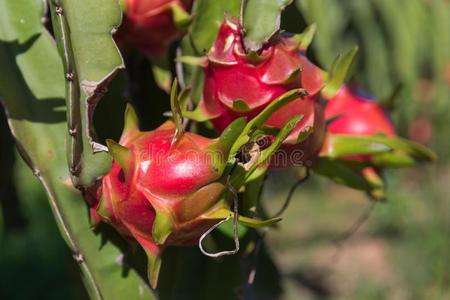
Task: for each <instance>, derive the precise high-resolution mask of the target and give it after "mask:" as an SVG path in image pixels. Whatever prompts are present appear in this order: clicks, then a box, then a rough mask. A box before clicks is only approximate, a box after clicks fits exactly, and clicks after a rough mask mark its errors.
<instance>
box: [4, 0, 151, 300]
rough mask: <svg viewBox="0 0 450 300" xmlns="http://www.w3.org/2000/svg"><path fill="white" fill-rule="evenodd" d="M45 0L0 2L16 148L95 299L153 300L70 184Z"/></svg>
mask: <svg viewBox="0 0 450 300" xmlns="http://www.w3.org/2000/svg"><path fill="white" fill-rule="evenodd" d="M43 4H44V2H43V1H30V0H15V1H10V0H0V66H1V69H0V98H1V99H2V100H1V102H2V104H4V106H5V108H6V110H5V111H6V112H7V116H8V122H9V126H10V129H11V131H12V133H13V135H14V138H15V140H16V142H17V146H18V150H19V151H20V153H21V155H22V157H23V158H24V160H25V161H26V162H27V164H28V165H29V166H30V167H31V169H32V170H33V172H34V174H35V175H36V176H37V177H38V178H39V180H40V181H41V183H42V184H43V186H44V187H45V190H46V192H47V194H48V197H49V203H50V205H51V207H52V210H53V213H54V215H55V219H56V222H57V223H58V226H59V229H60V231H61V234H62V236H63V237H64V239H65V242H66V243H67V245H68V246H69V248H70V250H71V252H72V254H73V256H74V258H75V259H76V260H77V262H78V263H79V265H80V268H81V270H82V272H83V275H84V281H85V283H86V287H87V289H88V291H89V293H90V295H91V297H92V298H93V299H153V295H152V292H151V290H150V289H149V287H148V285H147V283H146V282H145V281H143V280H142V279H141V277H140V276H139V275H138V273H137V272H136V271H135V270H134V269H128V272H124V268H126V267H125V266H124V265H122V259H121V258H122V257H123V253H122V252H121V251H120V249H119V248H118V245H119V246H122V247H126V244H125V243H124V242H123V240H122V239H120V238H118V236H117V234H115V233H114V232H110V233H107V232H105V230H101V229H99V231H98V232H97V233H95V232H93V231H91V230H90V229H89V217H88V214H87V207H86V202H85V200H84V199H83V196H82V194H81V193H80V192H79V191H78V190H76V189H75V188H74V187H73V185H71V183H70V179H69V178H70V174H69V172H68V168H67V163H66V160H65V157H64V154H63V153H64V152H65V150H64V136H65V133H66V132H67V126H66V121H65V106H64V97H65V90H64V85H65V79H64V72H63V66H62V64H61V59H60V58H59V55H58V52H57V49H56V46H55V43H54V41H53V40H52V38H51V37H50V35H49V34H48V32H47V31H46V30H44V29H43V27H42V23H41V20H42V17H43V14H44V6H43Z"/></svg>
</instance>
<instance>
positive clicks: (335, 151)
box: [322, 134, 392, 158]
mask: <svg viewBox="0 0 450 300" xmlns="http://www.w3.org/2000/svg"><path fill="white" fill-rule="evenodd" d="M327 141H328V143H327V145H326V149H325V150H324V151H323V154H322V155H323V156H327V157H331V158H337V157H342V156H347V155H365V154H376V153H380V152H387V151H391V150H392V148H391V147H390V146H389V145H387V144H386V143H384V142H383V141H380V139H379V138H378V137H375V136H359V135H345V134H329V135H328V138H327Z"/></svg>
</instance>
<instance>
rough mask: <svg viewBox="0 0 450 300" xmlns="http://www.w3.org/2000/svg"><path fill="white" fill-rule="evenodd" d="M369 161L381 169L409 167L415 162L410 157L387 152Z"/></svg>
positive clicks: (399, 153) (374, 156)
mask: <svg viewBox="0 0 450 300" xmlns="http://www.w3.org/2000/svg"><path fill="white" fill-rule="evenodd" d="M370 161H371V162H372V163H373V164H374V165H376V166H381V167H409V166H413V165H414V164H415V163H416V161H415V160H414V158H412V157H411V156H409V155H407V154H405V153H401V152H387V153H379V154H377V155H373V156H372V157H371V159H370Z"/></svg>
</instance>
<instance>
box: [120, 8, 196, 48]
mask: <svg viewBox="0 0 450 300" xmlns="http://www.w3.org/2000/svg"><path fill="white" fill-rule="evenodd" d="M121 2H122V8H123V10H124V13H125V18H124V20H123V22H122V25H121V26H120V28H119V32H118V36H117V39H118V40H119V42H125V43H130V44H134V45H135V46H136V47H138V48H139V49H141V50H142V51H143V52H145V53H147V54H149V55H151V56H161V55H164V54H165V53H166V52H167V50H168V48H169V46H170V44H171V43H172V42H174V41H175V40H177V39H179V38H180V37H181V36H182V33H183V31H182V29H184V27H185V26H186V25H187V24H188V23H189V15H188V11H189V10H190V7H191V5H192V0H124V1H121Z"/></svg>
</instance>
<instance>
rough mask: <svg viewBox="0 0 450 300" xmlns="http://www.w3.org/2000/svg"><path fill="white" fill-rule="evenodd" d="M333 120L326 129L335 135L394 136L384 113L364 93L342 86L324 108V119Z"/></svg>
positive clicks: (389, 121) (392, 128) (393, 129)
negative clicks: (379, 134) (380, 134)
mask: <svg viewBox="0 0 450 300" xmlns="http://www.w3.org/2000/svg"><path fill="white" fill-rule="evenodd" d="M336 116H337V118H336V119H335V120H333V121H332V122H331V123H330V124H329V125H328V126H327V129H328V131H330V132H331V133H335V134H352V135H373V134H377V133H382V134H384V135H386V136H395V128H394V126H393V124H392V122H391V120H390V119H389V116H388V115H387V114H386V112H385V111H384V110H383V109H382V108H381V107H380V106H379V105H378V104H377V102H376V101H375V100H374V99H373V98H372V97H371V96H370V95H367V94H366V93H364V92H362V91H360V90H358V89H355V88H352V87H350V86H348V85H343V86H342V87H341V88H340V89H339V90H338V92H337V93H336V95H334V96H333V97H332V98H331V99H330V101H329V102H328V103H327V105H326V107H325V118H326V119H331V118H333V117H336Z"/></svg>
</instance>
